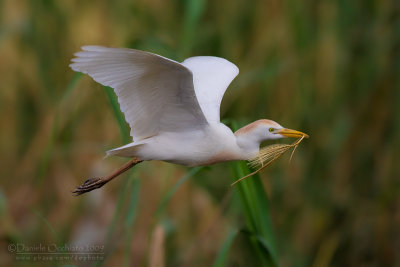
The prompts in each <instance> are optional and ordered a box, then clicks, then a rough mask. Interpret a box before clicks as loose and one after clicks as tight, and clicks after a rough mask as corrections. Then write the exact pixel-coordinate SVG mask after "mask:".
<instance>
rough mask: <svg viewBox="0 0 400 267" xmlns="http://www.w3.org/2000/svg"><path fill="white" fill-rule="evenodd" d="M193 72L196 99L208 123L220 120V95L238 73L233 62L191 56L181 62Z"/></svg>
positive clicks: (217, 58) (216, 58)
mask: <svg viewBox="0 0 400 267" xmlns="http://www.w3.org/2000/svg"><path fill="white" fill-rule="evenodd" d="M182 65H184V66H185V67H187V68H188V69H189V70H191V71H192V73H193V84H194V89H195V91H196V96H197V100H198V101H199V104H200V107H201V109H202V111H203V113H204V116H205V117H206V119H207V121H208V122H209V123H219V122H220V106H221V101H222V97H223V96H224V94H225V91H226V89H227V88H228V86H229V84H230V83H231V82H232V80H233V79H234V78H235V77H236V76H237V75H238V73H239V69H238V67H236V65H235V64H233V63H231V62H229V61H228V60H226V59H223V58H219V57H207V56H206V57H204V56H203V57H191V58H188V59H186V60H185V61H183V62H182Z"/></svg>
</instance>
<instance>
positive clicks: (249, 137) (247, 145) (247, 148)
mask: <svg viewBox="0 0 400 267" xmlns="http://www.w3.org/2000/svg"><path fill="white" fill-rule="evenodd" d="M242 129H243V128H241V129H239V130H238V131H236V132H235V136H236V143H237V145H238V146H239V149H240V150H241V154H242V155H243V159H246V160H247V159H250V158H254V157H256V156H257V155H258V152H259V150H260V144H261V142H262V141H263V140H262V139H261V138H260V136H259V134H257V133H256V132H254V131H247V132H245V131H243V130H242Z"/></svg>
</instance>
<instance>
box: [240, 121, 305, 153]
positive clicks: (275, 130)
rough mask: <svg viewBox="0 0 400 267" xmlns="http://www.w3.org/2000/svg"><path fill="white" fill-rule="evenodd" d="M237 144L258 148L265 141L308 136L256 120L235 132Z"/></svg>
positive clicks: (275, 124)
mask: <svg viewBox="0 0 400 267" xmlns="http://www.w3.org/2000/svg"><path fill="white" fill-rule="evenodd" d="M235 136H236V138H237V141H238V144H239V146H241V147H252V148H253V149H254V147H259V145H260V144H261V142H263V141H266V140H274V139H280V138H284V137H294V138H300V137H302V136H305V137H306V138H308V135H307V134H305V133H302V132H299V131H296V130H292V129H287V128H284V127H282V126H281V125H280V124H279V123H277V122H274V121H272V120H258V121H255V122H253V123H250V124H248V125H246V126H244V127H243V128H240V129H239V130H237V131H236V132H235Z"/></svg>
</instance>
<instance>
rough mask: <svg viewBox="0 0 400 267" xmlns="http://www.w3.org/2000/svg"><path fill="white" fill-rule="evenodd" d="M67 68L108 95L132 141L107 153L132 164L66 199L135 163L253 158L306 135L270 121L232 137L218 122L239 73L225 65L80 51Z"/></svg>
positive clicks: (212, 60) (122, 51)
mask: <svg viewBox="0 0 400 267" xmlns="http://www.w3.org/2000/svg"><path fill="white" fill-rule="evenodd" d="M70 67H71V68H72V69H73V70H74V71H78V72H83V73H86V74H88V75H89V76H91V77H92V78H93V79H94V80H95V81H97V82H99V83H101V84H102V85H105V86H110V87H112V88H113V89H114V92H115V93H116V95H117V97H118V102H119V104H120V107H121V110H122V112H123V113H124V115H125V119H126V121H127V122H128V124H129V126H130V128H131V132H130V135H131V136H132V138H133V142H132V143H130V144H127V145H124V146H122V147H118V148H115V149H112V150H110V151H107V155H115V156H121V157H130V158H132V159H131V160H130V161H129V162H127V163H126V164H125V165H123V166H122V167H121V168H119V169H118V170H116V171H115V172H114V173H112V174H110V175H108V176H106V177H103V178H91V179H88V180H86V181H85V182H84V183H83V184H82V185H81V186H79V187H77V188H76V189H75V190H74V191H73V193H74V194H76V195H80V194H83V193H86V192H89V191H91V190H93V189H96V188H99V187H101V186H103V185H104V184H106V183H107V182H109V181H110V180H112V179H113V178H115V177H116V176H118V175H119V174H121V173H122V172H125V171H126V170H128V169H130V168H131V167H133V166H135V165H136V164H138V163H140V162H142V161H146V160H161V161H166V162H171V163H176V164H181V165H186V166H200V165H211V164H215V163H219V162H225V161H233V160H249V159H252V158H255V157H257V155H258V153H259V149H260V144H261V142H263V141H265V140H271V139H279V138H283V137H295V138H297V137H299V138H300V137H307V135H306V134H304V133H302V132H299V131H295V130H291V129H287V128H284V127H282V126H281V125H280V124H278V123H276V122H274V121H272V120H266V119H263V120H258V121H255V122H253V123H250V124H248V125H247V126H244V127H243V128H241V129H239V130H237V131H236V132H232V130H231V129H230V128H228V127H227V126H226V125H224V124H223V123H221V122H220V114H219V110H220V105H221V100H222V97H223V95H224V93H225V90H226V89H227V87H228V85H229V84H230V83H231V81H232V80H233V79H234V78H235V77H236V75H237V74H238V73H239V69H238V68H237V67H236V66H235V65H234V64H233V63H231V62H229V61H228V60H226V59H223V58H219V57H211V56H199V57H191V58H188V59H186V60H185V61H183V62H182V63H179V62H176V61H174V60H171V59H168V58H165V57H162V56H159V55H156V54H152V53H149V52H144V51H139V50H134V49H126V48H107V47H101V46H84V47H82V51H80V52H77V53H76V54H75V58H73V59H72V63H71V64H70Z"/></svg>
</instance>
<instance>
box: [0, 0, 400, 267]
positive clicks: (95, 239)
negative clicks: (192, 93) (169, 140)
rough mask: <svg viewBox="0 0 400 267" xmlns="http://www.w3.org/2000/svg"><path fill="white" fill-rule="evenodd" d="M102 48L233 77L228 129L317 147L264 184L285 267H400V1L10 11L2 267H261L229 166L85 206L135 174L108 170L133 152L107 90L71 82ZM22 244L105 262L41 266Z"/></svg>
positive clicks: (150, 165) (2, 40) (176, 174)
mask: <svg viewBox="0 0 400 267" xmlns="http://www.w3.org/2000/svg"><path fill="white" fill-rule="evenodd" d="M88 44H96V45H105V46H113V47H131V48H136V49H141V50H146V51H150V52H154V53H157V54H161V55H163V56H166V57H169V58H172V59H175V60H179V61H182V60H183V59H184V58H186V57H190V56H197V55H213V56H220V57H224V58H227V59H228V60H230V61H232V62H233V63H235V64H236V65H237V66H238V67H239V68H240V74H239V76H238V77H237V78H236V79H235V80H234V81H233V83H232V84H231V86H230V88H229V89H228V91H227V93H226V95H225V97H224V100H223V102H222V108H221V117H222V118H224V119H225V120H226V122H227V123H229V125H230V126H232V125H233V124H236V125H238V126H243V125H245V124H247V123H250V122H252V121H254V120H256V119H260V118H269V119H273V120H276V121H277V122H279V123H281V124H282V125H284V126H287V127H290V128H293V129H299V130H302V131H304V132H306V133H308V134H310V136H311V138H310V139H308V140H306V141H304V142H303V143H302V144H301V145H300V147H299V148H298V150H297V152H296V154H295V155H294V158H293V161H292V163H291V164H289V163H288V160H289V155H285V156H284V157H282V158H281V159H279V160H278V161H277V162H276V163H274V164H273V165H272V166H271V167H269V168H267V169H266V170H264V171H263V172H262V173H261V180H262V182H263V185H264V188H265V189H266V191H267V193H268V198H269V209H270V210H269V211H268V210H266V212H268V213H269V214H270V216H271V220H272V229H273V232H274V237H275V243H276V250H277V255H278V262H279V265H280V266H400V179H399V178H400V165H397V164H399V162H400V2H399V1H395V0H393V1H390V0H388V1H378V0H375V1H374V0H355V1H345V0H336V1H334V0H321V1H311V0H306V1H293V0H283V1H278V0H258V1H257V0H252V1H244V0H243V1H239V0H237V1H232V0H229V1H228V0H221V1H206V0H196V1H195V0H193V1H183V0H173V1H162V0H137V1H128V0H114V1H105V0H101V1H89V0H88V1H78V0H59V1H51V0H35V1H23V0H0V59H1V64H0V107H1V113H0V122H1V131H0V144H1V150H0V162H1V168H0V170H1V173H0V174H1V186H0V245H1V248H0V265H1V266H19V265H21V266H22V265H23V266H26V265H29V266H32V265H33V266H42V265H45V266H59V265H65V266H67V265H68V266H70V265H76V266H92V265H95V266H122V265H124V266H210V265H211V264H215V266H223V265H224V264H226V265H227V266H260V263H259V262H258V259H257V256H256V252H254V251H253V249H252V246H251V244H249V240H248V239H247V238H246V236H245V234H240V233H238V231H240V229H243V228H245V227H244V225H245V222H244V217H243V211H242V209H241V208H240V201H239V200H238V197H237V195H236V194H235V189H234V188H231V187H230V183H231V182H232V175H233V171H232V170H233V168H232V166H233V165H232V164H231V163H224V164H218V165H215V166H211V167H206V168H200V169H188V168H186V167H182V166H176V165H172V164H167V163H162V162H146V163H143V164H141V165H139V166H137V167H135V169H133V170H131V171H129V172H128V173H127V174H124V175H123V177H120V178H118V179H117V180H116V181H114V182H112V183H110V184H109V185H107V186H106V187H104V188H102V189H101V190H97V191H94V192H91V193H89V194H87V195H83V196H81V197H73V196H72V195H71V190H72V189H73V188H74V187H75V186H76V185H78V184H80V183H81V182H82V181H84V179H85V177H91V176H95V175H103V174H105V173H108V172H110V171H112V170H113V169H114V168H116V167H118V166H119V165H121V164H122V163H123V162H125V161H124V159H120V158H107V159H103V157H104V155H105V154H104V152H105V151H106V150H108V149H111V148H114V147H118V146H121V145H122V144H123V143H125V142H127V140H126V137H124V135H123V134H122V135H121V132H120V131H122V133H123V132H124V129H123V128H124V127H120V125H119V124H118V121H117V120H116V119H115V113H116V112H115V110H113V108H112V105H110V99H111V98H110V96H109V94H107V93H108V91H107V89H104V88H102V87H101V86H100V85H99V84H97V83H95V82H94V81H93V80H91V79H90V78H89V77H86V76H80V75H77V74H75V73H74V72H73V71H72V70H71V69H69V67H68V64H69V62H70V59H71V58H72V55H73V53H74V52H76V51H78V50H79V49H80V46H82V45H88ZM120 128H121V129H120ZM185 174H186V176H184V175H185ZM182 177H183V179H182ZM171 189H172V191H171ZM174 189H176V190H174ZM266 208H268V207H266ZM230 241H232V242H230ZM10 244H25V245H27V246H28V245H31V246H34V245H39V244H42V245H44V246H47V245H49V244H58V245H60V246H62V245H63V244H83V245H90V244H97V245H102V246H104V251H105V254H104V260H102V261H97V262H96V261H95V262H93V261H71V260H70V261H61V260H48V261H44V262H36V263H35V262H33V261H32V260H30V261H28V263H27V261H23V260H20V261H18V260H17V259H16V254H15V253H12V252H10V251H9V250H10V248H9V245H10ZM224 249H226V252H224ZM64 250H67V249H64ZM221 255H222V256H221ZM221 257H222V258H223V257H225V259H222V258H221ZM221 262H224V263H221Z"/></svg>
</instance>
